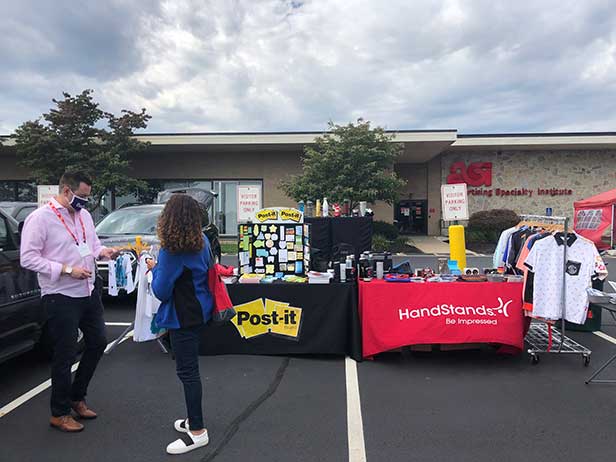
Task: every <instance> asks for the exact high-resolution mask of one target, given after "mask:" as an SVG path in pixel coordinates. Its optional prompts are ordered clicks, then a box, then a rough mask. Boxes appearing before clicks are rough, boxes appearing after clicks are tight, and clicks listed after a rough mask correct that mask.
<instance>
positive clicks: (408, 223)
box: [395, 199, 428, 234]
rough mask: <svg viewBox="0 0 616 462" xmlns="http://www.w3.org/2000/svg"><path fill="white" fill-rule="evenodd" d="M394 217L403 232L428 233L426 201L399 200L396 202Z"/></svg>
mask: <svg viewBox="0 0 616 462" xmlns="http://www.w3.org/2000/svg"><path fill="white" fill-rule="evenodd" d="M395 219H396V223H397V225H398V229H399V230H400V232H401V233H403V234H428V201H427V200H411V199H406V200H401V201H400V202H398V203H397V204H396V209H395Z"/></svg>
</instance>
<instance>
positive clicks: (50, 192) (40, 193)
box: [36, 184, 60, 207]
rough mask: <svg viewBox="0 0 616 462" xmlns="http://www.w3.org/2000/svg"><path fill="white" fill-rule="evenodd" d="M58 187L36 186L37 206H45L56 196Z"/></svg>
mask: <svg viewBox="0 0 616 462" xmlns="http://www.w3.org/2000/svg"><path fill="white" fill-rule="evenodd" d="M59 189H60V188H59V186H58V185H57V184H56V185H42V184H40V185H38V186H37V187H36V192H37V199H38V206H39V207H42V206H43V205H45V204H47V203H48V202H49V201H50V200H51V199H52V198H53V197H55V196H57V195H58V190H59Z"/></svg>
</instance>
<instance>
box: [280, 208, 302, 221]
mask: <svg viewBox="0 0 616 462" xmlns="http://www.w3.org/2000/svg"><path fill="white" fill-rule="evenodd" d="M280 218H281V219H282V220H289V221H294V222H296V223H299V222H300V220H301V219H302V212H300V211H299V210H296V209H285V210H281V211H280Z"/></svg>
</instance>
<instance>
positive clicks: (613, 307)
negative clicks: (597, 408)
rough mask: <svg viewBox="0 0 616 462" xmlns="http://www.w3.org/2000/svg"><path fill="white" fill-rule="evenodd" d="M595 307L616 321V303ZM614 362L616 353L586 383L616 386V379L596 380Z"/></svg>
mask: <svg viewBox="0 0 616 462" xmlns="http://www.w3.org/2000/svg"><path fill="white" fill-rule="evenodd" d="M593 305H595V306H599V307H601V309H603V310H605V311H607V312H608V313H610V314H611V315H612V318H614V320H616V304H614V303H593ZM614 361H616V353H614V355H613V356H612V357H611V358H610V359H608V360H607V361H606V362H605V364H603V365H602V366H601V367H600V368H599V369H597V370H596V371H595V373H594V374H593V375H591V376H590V377H589V378H588V380H586V383H611V384H615V383H616V379H603V380H599V379H595V377H597V376H598V375H599V374H600V373H601V372H603V371H604V370H605V369H606V368H607V367H608V366H609V365H610V364H612V363H613V362H614Z"/></svg>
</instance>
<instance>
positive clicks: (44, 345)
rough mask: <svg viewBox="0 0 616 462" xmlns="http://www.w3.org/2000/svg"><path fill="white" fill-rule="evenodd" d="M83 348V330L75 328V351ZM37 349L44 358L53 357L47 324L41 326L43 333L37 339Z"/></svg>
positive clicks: (81, 350) (79, 351)
mask: <svg viewBox="0 0 616 462" xmlns="http://www.w3.org/2000/svg"><path fill="white" fill-rule="evenodd" d="M84 348H85V341H84V336H83V332H82V331H81V329H77V353H78V354H80V353H81V352H83V350H84ZM37 350H38V352H39V353H40V355H41V356H43V357H44V358H46V359H52V358H53V345H52V344H51V338H50V336H49V331H48V328H47V324H45V326H44V327H43V333H42V335H41V338H40V339H39V343H38V345H37Z"/></svg>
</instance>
